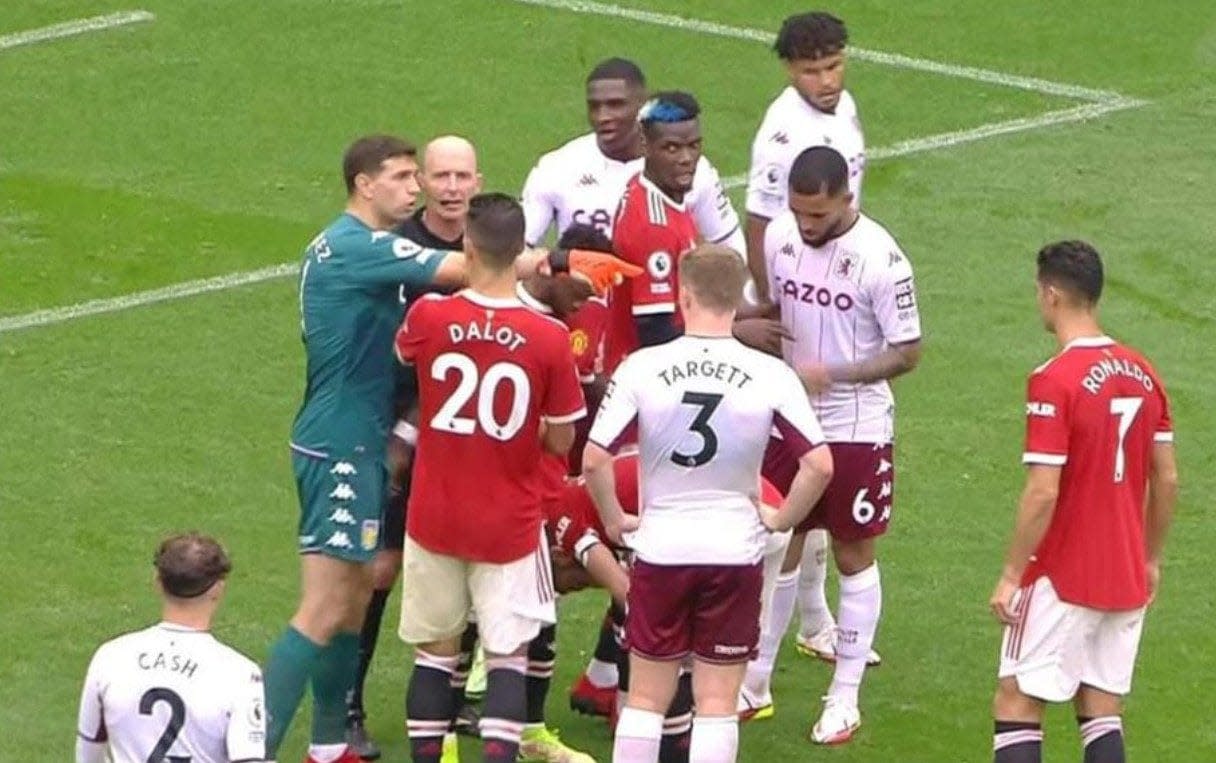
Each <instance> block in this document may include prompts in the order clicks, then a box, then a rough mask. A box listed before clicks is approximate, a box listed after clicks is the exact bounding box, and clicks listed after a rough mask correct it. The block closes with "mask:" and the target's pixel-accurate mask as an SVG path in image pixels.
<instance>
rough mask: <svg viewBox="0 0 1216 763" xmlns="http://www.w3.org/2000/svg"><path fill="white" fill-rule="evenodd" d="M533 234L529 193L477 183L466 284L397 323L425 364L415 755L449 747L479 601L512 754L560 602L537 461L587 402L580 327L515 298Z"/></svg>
mask: <svg viewBox="0 0 1216 763" xmlns="http://www.w3.org/2000/svg"><path fill="white" fill-rule="evenodd" d="M523 245H524V217H523V210H522V209H521V208H520V206H519V204H518V203H517V202H516V201H515V200H513V199H511V198H510V197H508V196H505V195H503V194H482V195H480V196H475V197H474V198H473V199H472V200H471V201H470V202H469V213H468V221H467V224H466V232H465V239H464V250H465V254H466V256H467V257H468V268H469V284H470V286H469V288H468V289H465V290H464V291H461V292H459V293H457V294H454V295H451V296H439V295H427V296H425V297H423V298H421V299H419V300H418V301H417V302H415V303H414V305H413V307H411V308H410V311H409V313H408V314H407V315H406V319H405V322H404V323H403V324H402V326H401V329H400V331H399V332H398V334H397V339H396V349H397V355H398V357H399V358H400V359H401V360H402V362H405V363H413V364H414V365H416V366H417V367H418V369H419V374H418V377H419V424H420V426H419V433H418V445H417V452H416V460H415V463H414V475H413V487H412V491H411V495H410V503H409V509H408V512H407V514H406V540H405V547H404V549H403V551H402V554H403V558H404V561H403V566H404V570H403V574H404V577H405V579H406V584H405V585H403V587H402V590H403V595H402V602H401V625H400V629H399V633H400V635H401V638H402V639H403V640H404V641H406V642H407V643H410V644H414V645H415V646H416V650H415V656H414V672H413V675H412V677H411V679H410V685H409V689H408V691H407V695H406V714H407V716H408V720H407V730H408V734H409V737H410V747H411V750H412V755H413V759H414V761H416V763H438V761H439V759H440V755H441V752H442V745H443V736H444V733H445V732H446V731H447V729H448V724H449V721H450V719H451V716H452V710H453V709H452V707H451V704H452V700H453V696H452V692H451V690H450V683H451V677H452V673H453V672H454V671H455V669H456V667H457V664H458V661H459V652H460V634H461V633H462V632H463V631H464V628H465V624H466V618H467V616H468V613H469V611H470V610H472V611H473V612H475V613H476V616H477V621H478V624H479V631H480V637H481V641H482V645H483V647H484V649H485V652H486V667H487V687H486V699H485V704H484V707H483V713H482V719H481V736H482V750H483V753H482V754H483V758H482V759H483V760H485V761H489V762H492V763H508V762H509V763H514V761H515V760H516V757H517V756H518V753H519V741H520V734H521V732H522V729H523V721H524V714H525V689H524V675H525V673H526V670H527V657H526V646H527V644H528V642H529V641H531V640H532V639H533V638H535V637H536V635H537V634H538V633H539V632H540V629H541V628H542V627H543V626H545V625H548V624H551V623H553V622H554V620H555V616H556V612H555V609H554V594H553V587H552V582H551V576H552V572H551V569H550V566H549V559H548V553H547V552H548V547H547V544H546V543H545V542H544V539H543V530H542V522H543V512H542V503H543V497H544V496H543V489H544V486H543V478H542V472H541V470H540V468H539V467H540V463H541V458H542V452H543V451H547V452H549V453H553V454H557V455H564V454H565V453H566V451H567V450H569V448H570V445H571V443H572V442H573V440H574V424H573V422H574V421H576V420H578V419H580V418H582V417H583V416H585V415H586V408H585V403H584V400H583V393H582V389H581V388H580V387H579V383H578V374H577V372H576V370H575V366H574V357H573V355H572V353H571V351H570V337H569V332H568V331H567V330H566V328H565V326H563V325H562V324H561V323H560V322H558V321H556V320H553V319H552V318H548V317H546V316H544V315H540V314H539V313H537V312H536V311H534V310H532V309H530V308H528V307H527V306H525V305H524V304H523V303H522V302H520V301H519V298H518V295H517V291H516V290H517V285H518V281H517V279H516V277H515V272H514V264H513V263H514V261H515V258H516V257H517V256H518V255H519V253H520V252H521V251H522V250H523ZM537 432H540V433H541V434H540V436H539V437H538V436H537ZM469 465H476V470H477V471H476V478H475V479H470V473H469V471H468V467H469ZM411 580H412V581H413V582H412V583H411Z"/></svg>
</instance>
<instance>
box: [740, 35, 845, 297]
mask: <svg viewBox="0 0 1216 763" xmlns="http://www.w3.org/2000/svg"><path fill="white" fill-rule="evenodd" d="M848 40H849V35H848V30H846V29H845V25H844V22H843V21H841V20H840V19H838V18H836V17H835V16H832V15H831V14H829V13H823V12H820V11H817V12H813V13H803V14H799V15H796V16H790V17H789V18H787V19H786V20H785V22H784V23H782V25H781V31H780V32H778V33H777V42H776V44H775V45H774V46H773V47H774V49H775V50H776V52H777V55H778V56H779V57H780V58H781V60H782V61H783V62H784V63H785V69H786V73H787V74H788V75H789V83H790V84H789V86H788V87H786V88H785V89H784V90H782V91H781V94H780V95H778V96H777V98H776V99H775V100H774V101H773V102H772V104H770V105H769V107H768V111H766V112H765V114H764V120H763V121H762V122H761V123H760V129H759V130H757V131H756V137H755V139H754V140H753V141H752V164H751V169H750V171H749V172H748V179H747V260H748V266H749V267H750V268H751V271H752V277H753V278H755V279H756V288H757V291H758V292H759V296H760V297H761V298H764V297H767V296H768V294H769V283H768V280H767V278H766V277H765V272H764V230H765V228H766V227H768V224H769V221H771V220H772V219H773V218H775V217H777V216H778V215H780V214H783V213H784V212H785V211H786V207H787V206H788V202H789V198H788V194H787V190H786V189H787V187H788V184H789V172H790V165H791V164H793V162H794V158H795V157H797V156H798V155H799V154H800V153H802V151H803V150H804V149H807V148H810V147H811V146H831V147H833V148H835V149H836V150H837V151H839V152H840V153H841V154H843V155H844V157H845V159H846V160H847V161H848V163H849V192H850V193H851V194H852V196H853V201H852V203H853V206H854V207H855V208H859V207H860V205H861V180H862V175H863V174H864V172H865V166H866V150H865V136H864V135H863V134H862V131H861V119H860V118H859V117H858V115H857V104H856V103H854V101H853V96H852V95H850V94H849V91H848V90H845V88H844V72H845V63H846V53H845V45H846V44H847V43H848Z"/></svg>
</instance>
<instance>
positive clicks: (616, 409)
mask: <svg viewBox="0 0 1216 763" xmlns="http://www.w3.org/2000/svg"><path fill="white" fill-rule="evenodd" d="M636 359H637V355H636V354H635V355H631V356H629V357H627V358H625V361H624V362H623V363H621V365H620V366H619V367H617V369H616V373H614V374H613V375H612V378H611V379H609V380H608V386H607V388H606V389H605V390H604V397H603V399H602V400H601V401H600V409H599V412H598V413H596V414H595V421H594V423H592V425H591V433H590V434H589V435H587V440H588V441H589V442H593V443H595V444H596V445H598V446H600V447H601V448H603V449H604V450H606V451H608V452H609V453H615V452H616V451H617V450H618V449H619V448H620V447H621V445H622V444H623V438H624V436H625V435H626V433H628V431H629V429H630V426H631V425H632V424H633V422H634V421H635V420H636V419H637V417H638V406H637V394H638V390H637V389H636V388H635V386H636V382H635V381H634V378H633V377H634V376H635V371H634V369H635V367H636V365H637V363H636Z"/></svg>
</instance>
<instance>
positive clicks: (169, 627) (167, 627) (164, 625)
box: [156, 620, 207, 633]
mask: <svg viewBox="0 0 1216 763" xmlns="http://www.w3.org/2000/svg"><path fill="white" fill-rule="evenodd" d="M156 627H157V628H160V629H161V630H163V631H173V632H174V633H206V632H207V631H205V630H200V629H198V628H191V627H190V626H188V625H181V624H179V623H170V622H167V621H165V620H161V621H160V622H159V623H157V624H156Z"/></svg>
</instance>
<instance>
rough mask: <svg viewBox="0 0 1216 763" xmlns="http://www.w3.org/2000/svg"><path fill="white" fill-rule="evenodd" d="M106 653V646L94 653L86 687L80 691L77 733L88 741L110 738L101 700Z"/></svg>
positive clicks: (103, 740) (87, 674)
mask: <svg viewBox="0 0 1216 763" xmlns="http://www.w3.org/2000/svg"><path fill="white" fill-rule="evenodd" d="M104 654H105V647H104V646H103V647H102V648H101V649H98V650H97V651H96V652H95V653H94V654H93V659H92V660H90V661H89V669H88V672H86V673H85V677H84V689H82V690H81V692H80V712H79V714H78V716H77V719H76V734H77V736H79V737H80V738H81V739H83V740H84V741H86V742H105V741H106V740H107V739H108V738H109V736H108V734H107V733H106V723H105V715H104V712H103V710H102V702H101V694H102V690H103V689H104V688H105V679H104V676H103V671H104V662H105V657H104Z"/></svg>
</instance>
